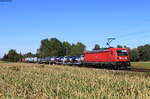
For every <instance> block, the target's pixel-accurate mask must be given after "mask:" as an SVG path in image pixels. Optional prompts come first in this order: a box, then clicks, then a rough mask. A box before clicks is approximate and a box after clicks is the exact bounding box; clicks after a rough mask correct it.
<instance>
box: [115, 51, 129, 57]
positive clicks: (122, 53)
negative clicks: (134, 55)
mask: <svg viewBox="0 0 150 99" xmlns="http://www.w3.org/2000/svg"><path fill="white" fill-rule="evenodd" d="M117 54H118V56H127V55H128V53H127V50H117Z"/></svg>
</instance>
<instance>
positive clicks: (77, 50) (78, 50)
mask: <svg viewBox="0 0 150 99" xmlns="http://www.w3.org/2000/svg"><path fill="white" fill-rule="evenodd" d="M84 50H85V45H84V44H83V43H81V42H78V43H77V44H72V48H71V53H70V55H71V56H79V55H82V54H83V51H84Z"/></svg>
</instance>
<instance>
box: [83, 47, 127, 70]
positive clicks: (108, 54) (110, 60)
mask: <svg viewBox="0 0 150 99" xmlns="http://www.w3.org/2000/svg"><path fill="white" fill-rule="evenodd" d="M84 64H85V65H94V66H98V67H112V68H115V69H120V68H127V67H128V66H130V59H129V53H128V49H127V48H106V49H101V50H95V51H86V52H84Z"/></svg>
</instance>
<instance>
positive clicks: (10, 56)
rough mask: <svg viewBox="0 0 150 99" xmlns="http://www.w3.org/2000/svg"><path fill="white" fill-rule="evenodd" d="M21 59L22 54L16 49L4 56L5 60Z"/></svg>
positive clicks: (15, 60) (14, 60)
mask: <svg viewBox="0 0 150 99" xmlns="http://www.w3.org/2000/svg"><path fill="white" fill-rule="evenodd" d="M19 59H20V55H19V54H18V53H17V52H16V50H14V49H11V50H9V52H8V54H5V55H4V57H3V60H4V61H10V62H17V61H19Z"/></svg>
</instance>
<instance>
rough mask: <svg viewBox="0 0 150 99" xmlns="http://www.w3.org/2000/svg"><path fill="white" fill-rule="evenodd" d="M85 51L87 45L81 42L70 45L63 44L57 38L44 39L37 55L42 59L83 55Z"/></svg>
mask: <svg viewBox="0 0 150 99" xmlns="http://www.w3.org/2000/svg"><path fill="white" fill-rule="evenodd" d="M84 50H85V45H84V44H82V43H81V42H78V43H77V44H70V43H69V42H61V41H59V40H58V39H56V38H51V39H44V40H42V41H41V46H40V48H39V49H38V50H37V54H38V55H39V56H41V57H46V56H69V55H75V56H77V55H81V54H82V53H83V51H84Z"/></svg>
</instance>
